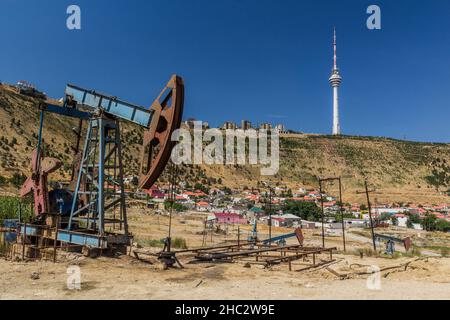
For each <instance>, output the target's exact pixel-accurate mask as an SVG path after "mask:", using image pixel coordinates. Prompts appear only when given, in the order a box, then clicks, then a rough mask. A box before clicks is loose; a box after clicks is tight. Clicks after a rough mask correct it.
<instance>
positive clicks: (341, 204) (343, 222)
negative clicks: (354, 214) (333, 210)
mask: <svg viewBox="0 0 450 320" xmlns="http://www.w3.org/2000/svg"><path fill="white" fill-rule="evenodd" d="M338 180H339V202H340V203H339V208H340V210H341V217H342V242H343V243H344V251H347V250H346V248H345V220H344V202H343V200H342V179H341V177H339V178H338Z"/></svg>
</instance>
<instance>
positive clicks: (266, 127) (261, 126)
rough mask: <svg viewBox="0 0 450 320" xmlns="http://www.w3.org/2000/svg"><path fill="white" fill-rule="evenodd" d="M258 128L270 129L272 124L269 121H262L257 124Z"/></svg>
mask: <svg viewBox="0 0 450 320" xmlns="http://www.w3.org/2000/svg"><path fill="white" fill-rule="evenodd" d="M259 129H261V130H271V129H272V125H271V124H270V123H262V124H261V125H260V126H259Z"/></svg>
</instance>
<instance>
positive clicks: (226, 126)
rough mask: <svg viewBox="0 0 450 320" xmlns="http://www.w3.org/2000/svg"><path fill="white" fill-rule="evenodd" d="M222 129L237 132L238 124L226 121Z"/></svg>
mask: <svg viewBox="0 0 450 320" xmlns="http://www.w3.org/2000/svg"><path fill="white" fill-rule="evenodd" d="M222 129H224V130H228V129H231V130H235V129H236V124H235V123H234V122H231V121H226V122H224V124H223V125H222Z"/></svg>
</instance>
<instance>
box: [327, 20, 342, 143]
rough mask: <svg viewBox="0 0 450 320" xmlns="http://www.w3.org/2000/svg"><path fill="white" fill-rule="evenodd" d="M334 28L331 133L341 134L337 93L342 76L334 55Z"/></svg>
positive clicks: (334, 39) (334, 42)
mask: <svg viewBox="0 0 450 320" xmlns="http://www.w3.org/2000/svg"><path fill="white" fill-rule="evenodd" d="M336 46H337V45H336V28H335V29H334V36H333V50H334V57H333V70H332V71H331V77H330V79H329V81H330V84H331V86H332V87H333V135H340V134H341V125H340V122H339V95H338V89H339V86H340V85H341V82H342V77H341V76H340V74H339V69H338V67H337V55H336Z"/></svg>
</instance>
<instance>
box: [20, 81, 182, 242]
mask: <svg viewBox="0 0 450 320" xmlns="http://www.w3.org/2000/svg"><path fill="white" fill-rule="evenodd" d="M183 104H184V83H183V80H182V78H181V77H179V76H177V75H174V76H172V77H171V79H170V80H169V82H168V83H167V85H166V86H165V87H164V89H163V90H162V91H161V93H160V94H159V96H158V97H157V98H156V99H155V100H154V102H153V103H152V105H151V107H150V108H148V109H147V108H144V107H141V106H138V105H134V104H131V103H128V102H125V101H122V100H120V99H118V98H117V97H113V96H108V95H105V94H101V93H98V92H96V91H94V90H87V89H83V88H80V87H77V86H75V85H70V84H69V85H67V87H66V90H65V96H64V99H63V103H62V104H61V105H60V104H52V103H47V102H46V103H45V104H41V105H40V107H39V108H40V124H39V133H38V143H37V147H36V149H35V150H34V152H33V156H32V163H31V168H32V175H31V176H30V177H29V178H28V179H27V180H26V181H25V183H24V185H23V187H22V189H21V196H22V197H26V196H28V195H30V194H33V198H34V217H33V219H32V221H31V223H22V224H20V226H19V238H20V237H21V239H23V241H24V243H25V242H28V243H30V244H35V245H38V244H36V242H38V241H39V240H38V239H44V238H45V239H50V240H53V242H54V244H55V247H56V243H58V244H67V245H78V246H83V247H88V248H96V249H100V250H103V249H111V248H124V247H125V248H126V246H127V245H128V244H130V241H131V238H132V235H131V234H130V232H129V230H128V222H127V213H126V202H125V200H126V199H125V189H124V181H123V175H124V172H123V161H122V140H121V136H120V132H121V131H120V124H121V123H122V122H129V123H133V124H135V125H138V126H140V127H143V128H144V135H143V146H142V151H141V152H142V153H141V167H140V178H139V183H138V187H139V188H140V189H150V187H151V186H152V185H153V184H154V183H155V181H156V180H157V179H158V177H159V176H160V175H161V173H162V171H163V170H164V167H165V166H166V164H167V163H168V161H169V159H170V155H171V152H172V149H173V147H174V142H172V141H171V135H172V133H173V131H174V130H175V129H177V128H179V127H180V124H181V117H182V111H183ZM46 113H54V114H57V115H60V116H65V117H71V118H75V119H78V121H79V122H78V123H79V125H78V129H77V130H74V131H75V134H76V142H75V144H74V146H73V147H72V149H73V151H74V163H73V171H72V179H71V182H70V184H69V187H68V188H65V189H64V188H59V189H53V190H51V191H49V186H48V175H49V174H51V173H52V172H54V171H56V170H57V169H58V168H60V167H61V165H62V162H61V161H60V160H59V159H56V158H49V157H45V156H44V155H45V150H44V148H43V139H42V137H43V133H42V132H43V127H44V120H45V114H46ZM85 123H87V129H86V130H83V126H84V124H85ZM82 138H84V147H83V148H80V144H81V140H82ZM117 209H118V210H117Z"/></svg>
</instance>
